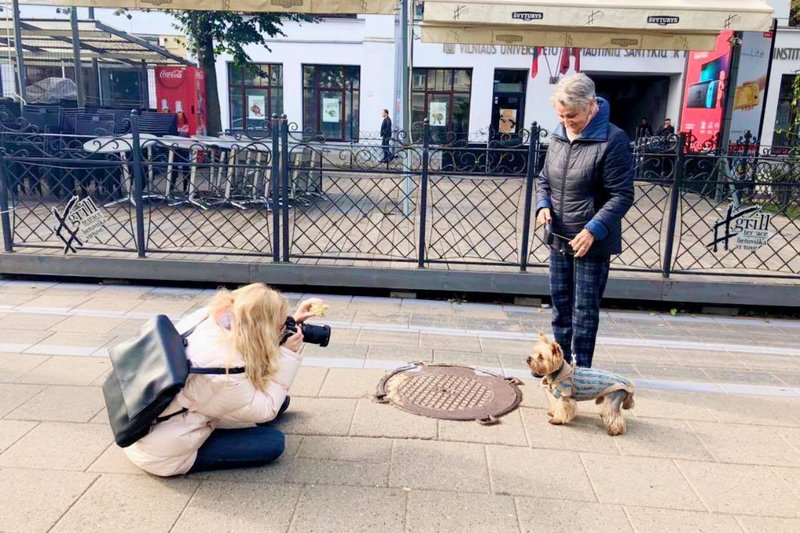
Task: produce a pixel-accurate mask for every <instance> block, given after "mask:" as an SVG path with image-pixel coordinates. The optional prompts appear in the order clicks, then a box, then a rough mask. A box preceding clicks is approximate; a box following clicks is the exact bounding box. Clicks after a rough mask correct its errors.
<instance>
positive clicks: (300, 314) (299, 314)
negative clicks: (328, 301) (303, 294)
mask: <svg viewBox="0 0 800 533" xmlns="http://www.w3.org/2000/svg"><path fill="white" fill-rule="evenodd" d="M323 303H324V302H323V301H322V299H321V298H309V299H307V300H303V301H302V302H300V305H298V306H297V311H295V312H294V321H295V322H297V323H298V324H302V323H303V322H305V321H306V320H308V319H309V318H311V317H312V316H315V315H316V313H314V312H313V311H312V310H311V307H312V306H315V305H322V304H323Z"/></svg>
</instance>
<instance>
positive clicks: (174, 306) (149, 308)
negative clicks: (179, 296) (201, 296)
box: [128, 299, 196, 318]
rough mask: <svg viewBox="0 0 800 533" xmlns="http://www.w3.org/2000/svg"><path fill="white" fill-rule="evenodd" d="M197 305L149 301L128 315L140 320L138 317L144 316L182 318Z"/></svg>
mask: <svg viewBox="0 0 800 533" xmlns="http://www.w3.org/2000/svg"><path fill="white" fill-rule="evenodd" d="M195 305H196V304H195V303H194V302H181V301H177V302H176V301H169V300H150V299H148V300H142V301H141V302H139V304H138V305H136V306H135V307H133V308H132V309H130V310H128V314H129V315H130V316H131V317H137V318H139V316H138V315H144V314H151V315H171V316H181V315H183V314H186V313H187V312H188V311H189V310H190V309H193V308H194V307H195Z"/></svg>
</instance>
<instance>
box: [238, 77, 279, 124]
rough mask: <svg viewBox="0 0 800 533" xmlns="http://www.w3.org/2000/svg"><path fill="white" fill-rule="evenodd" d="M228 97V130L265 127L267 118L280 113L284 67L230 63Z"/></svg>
mask: <svg viewBox="0 0 800 533" xmlns="http://www.w3.org/2000/svg"><path fill="white" fill-rule="evenodd" d="M228 98H229V103H230V112H231V129H235V130H238V129H242V130H260V129H267V128H268V127H269V120H270V117H271V116H272V115H273V114H278V115H280V114H281V113H283V66H282V65H269V64H256V65H252V66H250V67H238V66H236V65H234V64H232V63H229V64H228Z"/></svg>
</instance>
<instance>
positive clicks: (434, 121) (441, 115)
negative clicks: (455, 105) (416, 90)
mask: <svg viewBox="0 0 800 533" xmlns="http://www.w3.org/2000/svg"><path fill="white" fill-rule="evenodd" d="M446 120H447V102H431V104H430V109H429V110H428V123H429V124H430V125H431V126H439V127H443V126H444V125H445V121H446Z"/></svg>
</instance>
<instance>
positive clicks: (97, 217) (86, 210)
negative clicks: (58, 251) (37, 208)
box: [51, 196, 107, 254]
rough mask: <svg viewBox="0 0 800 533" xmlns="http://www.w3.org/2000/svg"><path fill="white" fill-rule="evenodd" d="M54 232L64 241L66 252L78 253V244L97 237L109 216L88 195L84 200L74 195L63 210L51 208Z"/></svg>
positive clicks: (81, 244)
mask: <svg viewBox="0 0 800 533" xmlns="http://www.w3.org/2000/svg"><path fill="white" fill-rule="evenodd" d="M51 213H52V214H53V219H54V224H53V233H54V234H55V235H56V237H58V238H59V240H61V242H63V243H64V253H65V254H66V253H68V252H72V253H77V250H76V246H83V242H84V241H87V240H89V239H93V238H94V237H96V236H97V235H98V234H99V233H100V232H101V231H102V230H103V228H104V227H105V224H106V220H107V217H106V215H105V214H104V213H103V212H102V211H100V209H98V207H97V204H95V203H94V200H92V199H91V198H89V197H88V196H87V197H86V198H84V199H83V200H81V199H79V198H78V197H77V196H73V197H72V198H70V199H69V201H68V202H67V205H66V206H65V207H64V211H63V212H59V210H58V209H57V208H56V207H53V208H52V209H51Z"/></svg>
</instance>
